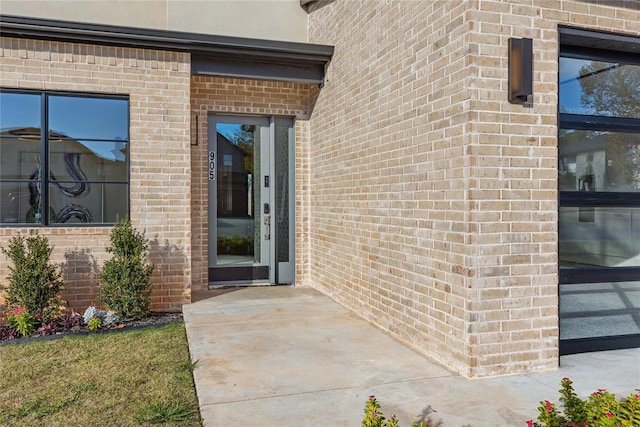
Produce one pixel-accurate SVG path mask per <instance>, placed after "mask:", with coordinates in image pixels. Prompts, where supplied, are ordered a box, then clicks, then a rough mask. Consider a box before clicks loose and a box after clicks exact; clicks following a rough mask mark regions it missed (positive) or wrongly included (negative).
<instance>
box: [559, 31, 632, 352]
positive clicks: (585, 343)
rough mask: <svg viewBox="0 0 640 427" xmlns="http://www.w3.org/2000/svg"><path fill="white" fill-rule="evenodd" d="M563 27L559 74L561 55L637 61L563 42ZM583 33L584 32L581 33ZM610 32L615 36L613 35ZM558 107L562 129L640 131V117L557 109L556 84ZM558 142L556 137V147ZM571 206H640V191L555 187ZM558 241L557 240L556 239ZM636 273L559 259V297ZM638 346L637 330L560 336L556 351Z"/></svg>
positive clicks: (628, 55)
mask: <svg viewBox="0 0 640 427" xmlns="http://www.w3.org/2000/svg"><path fill="white" fill-rule="evenodd" d="M563 30H564V31H572V30H566V29H563V28H561V29H560V35H561V37H560V39H561V40H560V49H559V52H558V77H559V75H560V68H559V67H560V58H573V59H584V60H592V61H605V62H620V61H622V62H625V63H630V64H634V65H640V57H639V56H638V55H637V54H635V53H632V52H631V51H624V46H622V47H621V48H620V49H615V46H609V47H610V48H611V50H603V49H598V48H589V47H585V46H579V45H570V44H563V40H562V38H563V37H562V36H563ZM573 31H578V30H573ZM595 34H600V33H594V35H593V36H592V37H595ZM582 35H583V36H584V34H582ZM610 36H611V37H614V36H613V35H610ZM585 38H586V39H589V37H588V35H587V36H584V37H582V38H581V40H580V42H585ZM638 40H640V39H638ZM634 43H640V41H634ZM634 46H635V44H634ZM558 81H559V78H558ZM557 107H558V131H560V130H561V129H572V130H586V131H603V132H606V131H609V132H622V133H634V134H640V117H639V118H628V117H612V116H598V115H583V114H572V113H562V112H561V111H560V107H561V106H560V86H559V85H558V105H557ZM559 145H560V144H559V139H558V149H559ZM558 160H559V156H558ZM570 207H622V208H624V207H640V192H605V191H595V192H584V191H566V190H563V191H561V190H560V189H559V188H558V209H561V208H570ZM558 232H559V229H558ZM558 244H560V242H559V241H558ZM639 277H640V266H625V267H577V268H573V267H572V268H563V267H561V266H560V263H558V280H559V283H558V297H559V298H560V288H561V287H562V288H564V289H567V288H566V287H567V286H572V285H578V284H589V283H603V282H629V281H638V278H639ZM558 315H559V318H561V317H562V313H560V311H558ZM639 346H640V334H628V335H611V336H596V337H589V338H574V339H562V340H560V351H559V354H560V355H567V354H575V353H584V352H591V351H604V350H613V349H624V348H635V347H639Z"/></svg>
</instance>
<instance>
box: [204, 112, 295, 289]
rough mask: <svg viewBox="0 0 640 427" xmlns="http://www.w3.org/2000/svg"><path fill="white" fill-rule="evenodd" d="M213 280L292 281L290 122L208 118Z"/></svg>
mask: <svg viewBox="0 0 640 427" xmlns="http://www.w3.org/2000/svg"><path fill="white" fill-rule="evenodd" d="M209 129H210V131H209V141H208V169H209V171H208V177H209V186H208V188H209V282H210V283H213V284H216V283H217V284H232V283H235V282H257V283H293V274H294V268H293V258H294V257H293V230H294V228H293V227H292V224H291V219H292V218H293V215H292V209H293V208H292V205H293V203H290V198H291V196H292V194H293V179H292V177H293V173H292V167H293V159H294V156H293V151H292V150H293V126H292V121H291V120H285V119H269V118H256V117H228V116H211V117H210V118H209Z"/></svg>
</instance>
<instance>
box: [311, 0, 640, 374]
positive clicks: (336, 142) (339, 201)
mask: <svg viewBox="0 0 640 427" xmlns="http://www.w3.org/2000/svg"><path fill="white" fill-rule="evenodd" d="M526 3H528V4H525V2H521V1H515V0H514V1H507V0H504V1H503V0H495V1H491V0H483V1H462V0H460V1H453V0H447V1H433V2H431V1H430V2H414V1H398V0H395V1H394V0H391V1H381V0H368V1H363V0H337V1H335V2H322V3H321V4H318V5H316V6H315V7H314V9H315V10H314V11H313V12H311V13H310V15H309V20H310V22H309V41H310V42H313V43H323V44H331V45H335V46H336V53H335V55H334V58H333V60H332V62H331V64H330V66H329V69H328V75H327V76H328V81H327V83H326V86H325V87H324V88H323V89H322V91H321V92H320V95H319V98H318V101H317V104H316V108H315V111H314V115H313V117H312V119H311V121H310V124H309V126H310V140H311V142H312V143H311V145H310V146H309V168H310V173H309V185H310V226H309V239H310V242H311V243H310V259H311V265H310V268H311V271H310V273H309V276H310V277H311V278H312V282H311V283H312V286H314V287H317V288H318V289H320V290H322V291H323V292H325V293H327V294H329V295H330V296H332V297H333V298H334V299H336V300H337V301H339V302H340V303H342V304H344V305H346V306H348V307H350V308H351V309H353V310H354V311H355V312H357V313H359V314H361V315H362V316H364V317H366V318H367V319H369V320H370V321H372V322H374V323H375V324H377V325H379V326H380V327H381V328H383V329H385V330H388V331H390V332H391V333H392V334H393V335H395V336H397V337H399V338H400V339H402V340H404V341H406V342H408V343H410V344H412V345H413V346H415V347H416V348H418V349H419V350H421V351H423V352H424V353H426V354H428V355H430V356H432V357H434V358H436V359H438V360H440V361H441V362H443V363H445V364H446V365H448V366H449V367H451V368H452V369H454V370H456V371H458V372H460V373H461V374H463V375H465V376H468V377H482V376H492V375H504V374H513V373H525V372H531V371H542V370H548V369H554V368H555V367H557V363H558V299H557V294H558V285H557V284H558V276H557V208H558V206H557V184H556V177H557V170H556V167H557V166H556V165H557V128H556V111H557V72H558V63H557V57H558V25H560V24H564V25H573V26H578V27H583V28H591V29H600V30H608V31H619V32H625V33H628V34H640V12H639V11H638V10H634V9H632V8H620V7H610V6H605V5H599V4H592V3H585V2H580V1H562V0H557V1H549V0H534V1H533V2H526ZM509 37H530V38H533V40H534V56H535V58H534V99H533V105H532V106H530V107H523V106H520V105H512V104H509V103H508V102H507V80H506V78H507V40H508V38H509Z"/></svg>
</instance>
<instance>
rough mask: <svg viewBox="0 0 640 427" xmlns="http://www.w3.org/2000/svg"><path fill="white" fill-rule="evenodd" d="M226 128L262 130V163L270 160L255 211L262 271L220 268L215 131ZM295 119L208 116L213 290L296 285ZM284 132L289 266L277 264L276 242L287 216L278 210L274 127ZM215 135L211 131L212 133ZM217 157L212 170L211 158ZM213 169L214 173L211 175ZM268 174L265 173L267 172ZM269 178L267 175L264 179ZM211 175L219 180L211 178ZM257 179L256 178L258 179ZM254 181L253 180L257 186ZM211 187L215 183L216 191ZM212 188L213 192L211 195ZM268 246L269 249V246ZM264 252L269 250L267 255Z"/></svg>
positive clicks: (210, 279) (210, 276)
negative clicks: (239, 126)
mask: <svg viewBox="0 0 640 427" xmlns="http://www.w3.org/2000/svg"><path fill="white" fill-rule="evenodd" d="M220 123H224V124H255V125H260V126H263V129H262V130H261V136H260V138H261V145H260V150H261V154H260V158H261V159H264V158H265V157H268V161H266V162H263V161H261V171H260V177H259V179H260V191H261V193H262V194H261V199H260V203H261V205H262V206H259V207H258V206H255V207H254V214H257V212H260V221H259V224H260V227H261V230H260V236H261V237H262V238H261V242H262V243H261V255H262V256H261V260H264V261H262V262H261V263H260V264H259V265H251V266H250V265H247V266H228V267H222V266H218V265H217V264H216V260H217V220H218V216H217V208H218V205H217V203H218V200H217V197H218V195H217V191H216V189H217V177H216V174H217V162H218V159H216V158H215V157H217V139H218V137H217V134H218V132H217V125H218V124H220ZM294 124H295V122H294V119H293V118H290V117H276V116H254V115H235V114H234V115H227V114H209V116H208V118H207V126H208V130H209V131H208V138H207V167H208V179H207V193H208V213H207V218H208V224H209V226H208V227H207V229H208V231H207V233H208V262H207V267H208V282H209V287H218V286H232V285H241V286H247V285H266V284H269V285H275V284H293V283H294V280H295V139H294V137H295V130H294ZM277 126H286V127H287V128H288V131H287V148H286V151H287V154H288V178H289V179H288V180H287V183H288V187H287V197H288V198H287V203H286V204H287V207H288V210H287V212H286V214H287V215H288V228H287V230H288V236H287V237H288V243H289V245H288V248H289V251H288V261H287V262H279V260H278V259H277V256H278V250H277V248H278V242H279V239H280V238H282V237H281V236H279V235H278V227H276V224H278V220H279V218H280V217H282V216H283V213H282V210H281V209H280V212H279V210H278V209H277V208H276V207H277V206H278V204H277V200H276V199H277V198H278V196H280V195H281V194H279V193H278V191H279V189H278V183H279V182H280V181H281V180H280V179H278V177H277V176H276V166H277V165H276V158H275V152H276V127H277ZM211 130H213V131H211ZM212 152H213V153H214V159H213V164H212V160H211V153H212ZM212 166H213V172H212ZM264 169H266V171H265V170H264ZM265 172H266V173H265ZM212 173H213V176H214V177H215V179H211V178H212ZM265 176H268V178H267V180H268V181H269V182H268V188H265V184H266V182H265ZM256 178H257V177H256ZM256 178H254V183H255V180H256ZM212 181H214V183H213V185H212ZM212 188H213V189H214V190H213V191H211V190H212ZM265 203H268V205H269V213H268V214H267V213H265V207H264V205H265ZM265 216H267V217H269V222H265ZM267 232H268V234H269V236H270V238H269V239H268V240H265V239H264V236H265V233H267ZM265 242H268V243H265ZM265 248H266V250H265Z"/></svg>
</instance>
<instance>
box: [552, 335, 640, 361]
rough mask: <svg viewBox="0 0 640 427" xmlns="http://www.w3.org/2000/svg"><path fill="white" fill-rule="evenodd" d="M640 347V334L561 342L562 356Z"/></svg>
mask: <svg viewBox="0 0 640 427" xmlns="http://www.w3.org/2000/svg"><path fill="white" fill-rule="evenodd" d="M636 347H640V334H634V335H617V336H611V337H595V338H577V339H570V340H560V356H566V355H569V354H578V353H590V352H593V351H608V350H622V349H626V348H636Z"/></svg>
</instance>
